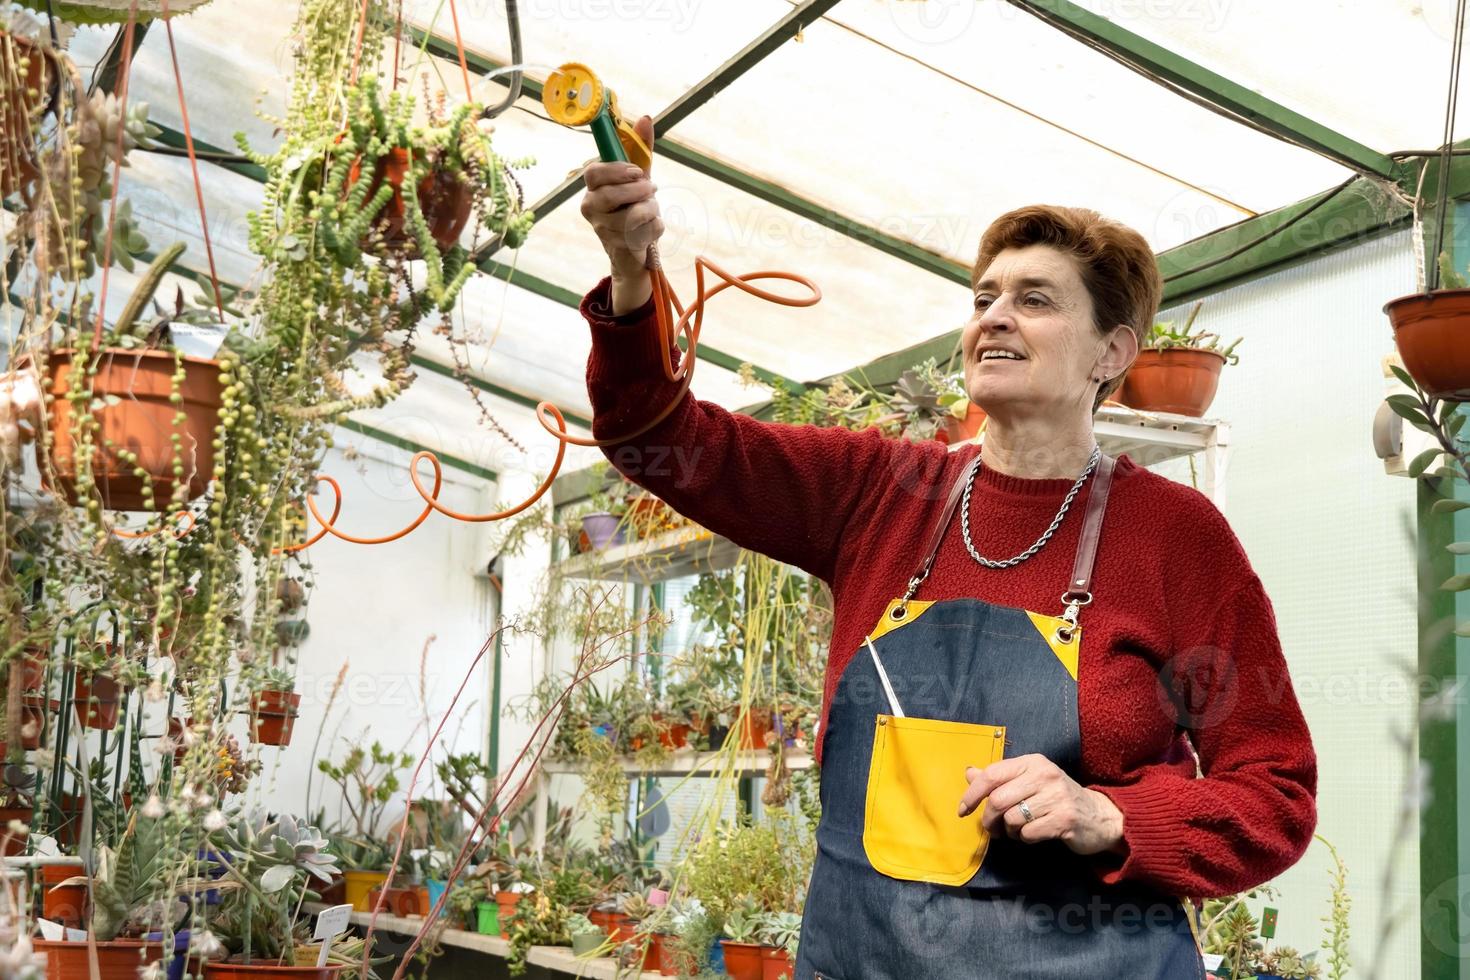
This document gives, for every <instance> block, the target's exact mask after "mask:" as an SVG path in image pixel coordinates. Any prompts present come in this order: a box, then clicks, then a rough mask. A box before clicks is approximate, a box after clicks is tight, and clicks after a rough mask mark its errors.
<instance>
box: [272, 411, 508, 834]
mask: <svg viewBox="0 0 1470 980" xmlns="http://www.w3.org/2000/svg"><path fill="white" fill-rule="evenodd" d="M336 440H337V446H338V448H337V449H334V450H333V451H332V452H331V453H329V455H328V457H327V464H326V467H325V472H326V473H327V474H329V475H331V476H334V477H336V478H337V480H338V481H340V482H341V484H342V490H343V504H342V514H341V516H340V517H339V518H338V521H337V523H338V525H339V526H340V527H341V528H342V529H343V530H344V531H346V532H348V533H351V534H356V535H362V536H370V535H382V534H385V533H388V532H390V531H393V530H397V529H398V528H401V527H403V526H404V525H405V524H406V523H408V521H409V520H411V519H412V518H413V517H414V516H415V515H416V514H418V512H419V511H420V510H421V509H422V507H423V503H422V500H421V498H419V497H418V495H417V493H416V492H415V491H414V489H413V487H412V486H411V485H410V484H409V483H408V478H407V464H408V460H409V456H410V454H409V453H407V452H404V451H402V450H399V449H395V448H392V447H389V446H386V445H383V444H381V443H378V442H376V441H375V440H373V439H370V438H368V437H366V436H362V435H358V434H356V433H353V432H347V431H344V430H341V429H339V430H337V433H336ZM349 446H350V447H352V448H351V449H350V450H349V452H350V453H351V454H352V455H353V456H354V458H351V459H348V458H346V457H345V456H344V453H343V449H344V448H346V447H349ZM444 473H445V482H446V485H445V488H444V491H443V493H442V494H441V497H440V499H441V500H442V501H443V502H444V503H445V504H447V505H448V506H450V507H452V508H456V509H459V510H463V511H483V510H486V509H488V508H489V506H490V505H491V504H492V503H493V493H492V491H493V485H492V484H489V483H487V482H486V481H485V480H483V479H481V478H480V477H478V476H471V475H468V474H465V473H463V472H461V471H459V470H456V469H450V468H448V467H446V468H445V471H444ZM322 503H323V501H322V500H321V499H319V501H318V505H319V506H321V505H322ZM487 533H488V532H487V531H486V530H485V528H484V526H483V525H467V524H460V523H458V522H455V521H452V520H450V519H449V518H447V517H444V516H443V515H440V514H433V515H431V516H430V517H429V519H428V520H426V521H425V522H424V523H423V524H422V525H421V526H420V527H419V528H418V529H417V530H416V531H414V532H413V533H412V534H410V535H408V536H407V537H405V538H403V539H401V540H399V541H395V542H391V543H389V544H382V545H373V546H368V545H358V544H350V543H347V542H344V541H340V540H338V539H336V538H333V537H330V536H329V537H327V538H325V539H323V540H322V541H321V542H319V543H318V544H316V545H313V546H312V548H311V549H310V552H309V554H310V564H311V566H312V573H311V574H312V576H313V577H314V578H315V581H316V583H317V587H316V588H315V589H314V590H313V591H312V592H311V600H310V605H309V609H308V617H307V618H308V621H309V622H310V624H311V635H310V637H309V638H308V639H307V640H306V642H305V643H303V644H302V645H301V646H300V648H299V650H298V653H299V664H300V666H299V673H298V676H297V690H298V691H300V692H301V695H302V698H301V717H300V718H299V719H297V722H296V730H295V734H294V737H293V738H292V741H291V745H290V746H289V747H287V748H283V749H274V748H263V749H262V750H261V759H262V761H263V762H264V766H265V767H264V770H263V772H262V777H261V779H260V780H259V781H258V783H257V784H256V786H257V788H256V789H255V790H254V793H255V794H256V798H257V799H258V800H260V801H262V802H263V803H265V804H266V805H267V806H269V807H270V808H272V809H275V810H289V811H293V812H302V811H304V810H305V809H306V807H307V803H308V801H307V783H308V780H309V781H310V783H311V799H310V807H311V810H312V811H313V812H314V811H315V810H316V809H317V808H318V807H320V806H325V807H326V812H327V817H328V821H329V822H330V821H331V820H333V819H335V818H336V817H337V816H338V815H339V803H338V796H337V794H336V793H335V791H334V790H335V787H332V786H330V785H326V786H324V782H323V777H322V775H321V774H320V773H318V772H316V771H315V759H318V758H321V757H323V756H326V757H330V758H334V759H335V758H340V757H341V755H342V754H343V752H344V751H345V750H346V749H347V748H348V746H349V744H360V745H364V746H366V745H370V744H371V743H372V742H374V741H377V742H380V743H382V744H383V746H384V747H385V748H388V749H391V750H394V751H403V752H408V753H410V754H412V755H413V756H414V757H415V758H418V757H420V756H422V755H423V752H424V749H425V747H426V746H427V744H428V739H429V736H430V734H432V731H433V726H437V725H438V723H439V721H440V720H441V719H442V718H443V717H444V715H445V713H446V711H448V710H449V707H450V703H451V701H452V700H453V698H454V696H455V692H456V690H457V689H458V688H459V686H460V684H461V683H463V682H465V680H466V677H468V683H466V684H465V687H464V692H463V694H461V695H460V699H459V702H458V704H457V705H456V707H455V708H454V711H453V717H452V718H451V720H450V721H449V722H448V724H446V725H445V727H444V731H443V734H442V735H441V736H440V743H439V744H438V745H436V747H435V749H434V753H433V757H434V758H435V759H439V758H442V757H443V756H444V755H445V754H446V753H447V752H448V751H455V752H481V753H483V751H484V749H485V745H486V737H487V733H488V730H489V729H488V718H489V703H490V701H489V696H490V665H491V659H490V655H489V654H487V655H486V657H485V658H484V659H483V660H482V661H481V662H480V663H479V665H478V666H472V665H473V664H474V662H475V657H476V655H477V654H478V653H479V651H480V647H481V645H482V644H483V643H484V642H485V639H486V638H487V637H488V636H489V635H490V633H491V630H492V629H493V620H494V609H495V605H494V598H493V596H494V592H493V589H492V588H491V586H490V582H489V579H488V577H487V576H486V575H485V574H484V568H485V563H486V561H487V560H488V558H489V555H488V553H487V548H486V537H487ZM426 643H427V644H428V649H427V655H424V651H425V644H426ZM344 665H345V666H347V667H348V675H347V677H346V680H345V682H344V683H343V685H342V687H341V689H340V690H339V691H338V692H337V695H336V698H335V700H334V701H332V702H331V705H330V710H328V702H329V700H331V695H332V688H333V685H334V684H335V683H336V681H337V677H338V673H339V672H340V671H341V670H342V668H343V666H344ZM318 735H320V745H319V746H318V745H316V742H317V739H318ZM408 775H409V774H408V773H405V774H404V776H403V779H404V782H405V785H406V783H407V778H408ZM423 778H424V779H430V780H431V779H432V778H433V767H432V766H426V767H425V773H424V777H423ZM426 792H432V784H431V783H424V782H421V784H420V786H419V788H418V789H417V790H416V791H415V795H416V796H422V795H424V794H425V793H426ZM395 813H396V814H398V815H401V813H402V807H401V805H398V804H395V805H394V806H392V807H390V810H389V813H388V814H387V816H388V817H389V818H391V817H392V816H394V814H395Z"/></svg>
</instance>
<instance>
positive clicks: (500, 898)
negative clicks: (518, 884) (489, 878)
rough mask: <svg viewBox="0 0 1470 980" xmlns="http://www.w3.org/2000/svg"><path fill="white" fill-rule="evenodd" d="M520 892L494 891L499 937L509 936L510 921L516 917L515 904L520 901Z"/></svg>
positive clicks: (507, 937) (505, 937)
mask: <svg viewBox="0 0 1470 980" xmlns="http://www.w3.org/2000/svg"><path fill="white" fill-rule="evenodd" d="M520 900H521V893H520V892H496V893H495V904H496V906H497V908H496V915H497V916H498V918H497V921H498V922H499V923H500V938H501V939H509V938H510V923H511V920H512V919H514V918H515V917H516V905H517V904H519V903H520Z"/></svg>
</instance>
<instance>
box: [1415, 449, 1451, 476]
mask: <svg viewBox="0 0 1470 980" xmlns="http://www.w3.org/2000/svg"><path fill="white" fill-rule="evenodd" d="M1443 452H1444V450H1442V449H1438V448H1434V449H1426V450H1424V451H1423V452H1422V453H1420V454H1419V455H1418V456H1415V457H1414V461H1413V462H1412V463H1410V464H1409V476H1411V477H1414V478H1416V479H1417V478H1418V477H1419V476H1421V475H1422V474H1423V473H1424V471H1425V470H1427V469H1429V464H1430V463H1433V462H1434V461H1435V460H1436V459H1438V458H1439V457H1440V456H1441V455H1442V454H1443Z"/></svg>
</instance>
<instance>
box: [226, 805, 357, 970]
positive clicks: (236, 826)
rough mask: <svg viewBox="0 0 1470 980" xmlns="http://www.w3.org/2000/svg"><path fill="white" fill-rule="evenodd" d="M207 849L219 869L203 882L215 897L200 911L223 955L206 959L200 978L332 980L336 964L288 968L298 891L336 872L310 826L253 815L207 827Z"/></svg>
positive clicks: (297, 936) (295, 940)
mask: <svg viewBox="0 0 1470 980" xmlns="http://www.w3.org/2000/svg"><path fill="white" fill-rule="evenodd" d="M211 846H212V847H213V848H214V850H215V852H216V854H217V855H218V857H219V862H220V863H221V864H222V865H223V866H224V869H225V874H224V876H223V877H222V878H221V879H220V880H219V881H217V882H216V881H213V880H210V881H209V882H208V884H209V886H210V887H213V888H218V889H219V890H220V892H221V896H222V900H221V902H220V904H219V905H218V906H216V907H215V908H214V910H213V912H212V913H210V914H209V915H208V924H209V927H210V929H211V930H212V931H213V933H214V934H215V935H216V936H217V937H218V938H219V939H220V941H221V942H222V944H223V946H224V948H225V949H226V950H227V951H228V953H229V957H228V959H227V960H225V961H219V960H211V961H210V962H209V963H208V964H206V965H205V968H204V976H205V977H206V978H212V980H251V978H256V977H259V978H267V977H282V978H297V980H332V978H335V977H336V976H337V975H338V974H339V973H340V972H341V971H342V966H341V965H340V964H333V965H328V966H326V967H321V968H318V967H315V966H297V965H295V963H296V955H295V949H296V947H297V946H298V945H300V944H301V940H302V936H301V933H300V931H299V929H298V925H300V923H298V921H297V918H298V916H300V915H301V904H302V902H303V900H304V899H305V897H306V893H307V891H308V889H309V887H310V885H311V884H312V883H313V882H314V881H315V882H320V883H321V884H323V885H325V884H330V883H331V881H332V878H333V875H335V874H336V873H337V866H336V858H335V856H334V855H333V854H332V853H330V852H329V851H328V841H327V839H326V838H325V837H324V836H322V834H321V833H320V832H319V831H318V830H317V829H316V828H315V827H312V826H309V825H307V824H304V823H300V822H298V821H297V820H296V819H295V818H293V817H291V816H289V815H283V816H281V817H280V818H278V819H276V820H268V819H267V818H266V817H264V816H259V815H258V816H253V817H242V818H239V819H237V820H235V821H234V822H233V823H228V824H226V825H225V826H224V827H223V828H221V829H220V830H218V831H216V832H215V834H214V838H213V840H212V842H211ZM283 964H291V965H289V966H287V965H283Z"/></svg>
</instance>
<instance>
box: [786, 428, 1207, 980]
mask: <svg viewBox="0 0 1470 980" xmlns="http://www.w3.org/2000/svg"><path fill="white" fill-rule="evenodd" d="M1113 464H1114V461H1113V460H1112V459H1111V458H1109V457H1106V456H1103V457H1102V458H1101V459H1100V460H1099V466H1098V468H1097V472H1096V474H1095V476H1094V477H1093V488H1092V491H1091V493H1089V495H1088V504H1087V515H1086V517H1085V519H1084V524H1083V531H1082V534H1081V535H1080V537H1079V543H1078V552H1077V560H1076V563H1075V567H1074V570H1073V576H1072V581H1071V582H1069V583H1068V586H1069V587H1068V588H1067V590H1066V592H1065V593H1064V594H1063V595H1062V601H1063V602H1064V603H1065V604H1066V610H1065V612H1064V613H1063V615H1062V616H1060V617H1054V616H1045V615H1041V614H1038V613H1032V612H1028V611H1027V610H1024V609H1014V608H1009V607H1005V606H998V605H993V604H991V603H987V602H982V601H980V600H978V599H958V600H950V601H944V602H922V601H917V600H915V599H914V598H913V597H914V594H915V593H916V592H917V590H918V587H919V585H921V584H922V583H923V581H924V579H925V578H927V576H928V574H929V570H930V568H931V567H932V566H933V563H934V558H935V556H936V555H937V553H938V550H939V545H940V544H941V542H942V541H943V538H944V534H945V530H946V528H947V527H948V525H949V523H950V520H951V518H952V517H953V515H954V511H955V509H956V505H957V504H958V502H959V499H960V498H961V496H962V495H963V490H964V487H965V486H966V485H968V483H969V480H970V478H971V475H972V472H973V468H974V467H975V466H978V465H979V458H978V457H977V458H976V461H975V462H974V463H972V464H971V466H970V467H966V469H965V471H964V472H963V473H962V474H961V475H960V479H959V480H958V481H957V482H956V484H955V486H954V489H953V490H952V491H951V493H950V496H949V500H948V502H947V503H946V506H945V509H944V512H943V516H942V517H941V518H940V522H939V525H938V526H937V527H936V528H935V529H934V531H933V535H932V538H931V541H930V544H929V549H928V553H927V555H926V557H925V559H924V561H923V563H922V564H921V565H920V567H919V571H918V572H917V573H916V574H915V575H914V577H913V578H912V579H910V581H909V587H908V590H907V593H906V594H905V595H904V597H903V598H901V599H895V600H894V601H893V602H892V603H891V604H890V605H889V607H888V609H886V610H885V611H884V613H883V617H882V619H881V621H880V622H879V624H878V626H877V627H876V628H875V629H874V630H873V632H872V633H871V634H869V636H868V638H867V640H866V641H865V643H864V647H865V649H864V650H860V651H858V652H857V654H856V655H855V656H854V657H853V658H852V660H851V661H850V662H849V663H848V665H847V668H846V669H845V670H844V671H843V674H842V677H841V678H840V679H839V681H838V685H837V689H836V692H835V693H834V695H833V698H832V704H831V707H830V710H829V714H828V720H827V727H826V729H825V732H824V734H823V738H824V742H823V755H822V772H821V800H822V818H821V823H820V825H819V826H818V829H817V858H816V864H815V866H814V868H813V871H812V878H811V884H810V887H809V889H808V893H807V899H806V905H805V912H804V917H803V923H802V932H801V942H800V946H799V951H798V958H797V964H796V971H795V976H796V980H982V978H984V980H991V978H993V980H1073V978H1084V977H1085V978H1089V980H1091V978H1097V977H1108V978H1114V977H1128V978H1130V980H1154V978H1159V980H1176V978H1178V980H1185V978H1188V980H1198V978H1201V977H1203V976H1204V967H1203V965H1202V962H1201V959H1200V955H1199V948H1198V945H1197V943H1196V940H1195V937H1194V922H1193V919H1192V916H1191V913H1190V912H1189V911H1188V910H1187V909H1186V907H1185V906H1184V904H1183V903H1181V902H1180V900H1179V899H1177V898H1175V897H1172V896H1168V895H1165V894H1162V893H1160V892H1157V891H1154V890H1152V889H1149V888H1146V887H1141V886H1137V885H1120V886H1108V885H1104V884H1102V882H1100V881H1099V880H1098V878H1097V875H1096V874H1095V873H1094V872H1093V871H1092V870H1091V869H1090V868H1089V867H1088V865H1087V859H1086V858H1083V857H1081V856H1079V855H1076V854H1074V853H1073V852H1072V851H1071V850H1069V849H1068V848H1067V846H1066V845H1065V844H1063V843H1061V842H1060V841H1045V842H1041V843H1034V844H1027V843H1022V842H1020V841H1015V840H1012V839H1010V838H1009V837H1006V836H1004V835H1001V836H997V837H994V838H992V839H990V840H989V841H988V842H985V841H980V840H978V839H977V840H975V841H974V842H973V843H974V844H975V845H976V848H975V849H976V850H977V851H978V852H979V853H980V854H981V855H983V859H982V860H980V863H979V868H978V870H977V871H976V872H975V873H974V874H973V876H972V877H970V878H969V879H968V880H967V881H963V883H960V884H935V883H933V881H934V879H932V878H929V879H926V880H905V879H906V878H908V879H912V878H913V877H915V876H914V875H906V874H905V875H900V876H898V877H895V876H893V875H892V874H885V873H882V872H880V871H878V870H876V869H875V867H874V863H875V862H874V860H872V859H871V858H870V853H871V854H874V855H878V856H880V857H891V856H892V855H890V854H884V853H883V852H882V851H880V850H871V851H870V849H872V848H882V847H883V846H885V845H883V844H882V843H881V842H879V843H877V844H875V842H874V839H873V836H872V835H871V834H869V836H868V839H867V840H866V841H865V831H868V830H871V829H872V828H871V827H869V826H867V825H868V823H869V821H868V820H867V814H868V812H870V811H869V810H868V808H869V807H874V808H881V807H883V806H884V803H885V800H884V796H883V794H878V793H875V794H872V795H870V793H869V780H870V778H877V777H876V774H875V773H874V772H873V768H874V765H873V763H874V746H875V733H878V732H881V733H883V737H884V738H886V737H887V732H888V730H887V729H885V728H884V727H883V726H884V725H885V724H888V723H889V719H890V718H891V714H890V713H897V714H902V715H904V716H907V717H912V718H920V719H934V720H936V723H939V724H943V723H956V722H958V723H962V724H960V725H953V726H952V727H954V728H957V729H971V730H972V731H973V732H977V733H992V734H993V733H995V732H997V731H1000V732H1001V733H1002V735H1001V736H999V737H1001V738H1002V739H1003V743H1004V745H1003V750H1004V756H1006V757H1014V756H1018V755H1025V754H1028V753H1038V754H1040V755H1043V756H1045V757H1046V758H1047V759H1050V760H1051V761H1052V762H1054V763H1055V764H1056V765H1057V766H1058V767H1060V768H1061V769H1062V771H1063V772H1065V773H1067V774H1068V775H1069V776H1071V777H1072V778H1073V779H1078V780H1079V781H1080V778H1081V777H1080V772H1081V762H1082V744H1081V736H1080V732H1079V730H1078V721H1077V680H1076V675H1077V668H1078V659H1077V651H1078V649H1079V645H1080V642H1081V639H1082V630H1081V627H1080V626H1079V625H1078V622H1077V620H1078V615H1079V610H1080V609H1081V608H1082V607H1083V606H1085V605H1087V604H1088V603H1090V602H1091V599H1092V596H1091V593H1090V588H1091V581H1092V560H1093V557H1094V555H1095V553H1096V547H1097V541H1098V537H1099V534H1100V531H1101V526H1102V516H1103V512H1104V510H1105V508H1106V505H1107V493H1108V487H1109V485H1110V481H1111V477H1112V471H1113ZM920 724H924V722H920ZM972 726H975V727H973V728H972ZM978 726H985V727H983V728H982V727H978ZM880 741H881V739H880ZM971 744H974V745H979V744H980V743H978V742H975V743H971ZM879 748H880V755H881V753H882V746H881V745H880V747H879ZM997 757H998V756H997ZM914 758H915V756H914V755H913V754H912V753H910V755H909V756H908V757H907V759H906V761H907V762H908V763H912V761H913V759H914ZM985 761H988V757H982V758H980V759H979V760H977V761H976V762H975V763H972V764H977V765H980V766H983V765H984V763H985ZM890 764H891V763H890ZM917 768H923V766H922V764H921V765H920V766H919V767H917ZM929 768H930V769H931V770H934V769H936V767H932V766H931V767H929ZM938 768H942V772H937V771H929V772H924V773H917V774H915V778H913V779H912V780H909V781H908V784H909V785H912V786H929V787H932V786H934V785H935V780H936V779H938V780H940V781H944V780H951V781H952V787H953V788H952V792H950V791H945V792H943V793H941V794H940V795H941V798H940V799H938V800H937V801H935V806H936V807H938V808H939V811H946V810H947V814H946V815H944V816H940V815H939V812H936V814H934V815H932V816H933V819H935V820H942V819H948V818H953V816H954V814H955V812H956V810H957V809H958V806H959V800H960V797H961V796H962V795H963V793H964V790H965V787H966V783H965V780H964V770H963V767H962V766H960V765H955V764H952V763H950V762H946V763H945V764H944V765H943V766H942V767H938ZM951 768H954V769H957V770H958V771H956V772H954V773H953V774H949V769H951ZM892 777H893V774H892V773H887V772H885V773H883V774H882V778H884V779H891V778H892ZM871 812H873V813H874V815H875V817H876V815H877V811H871ZM978 814H979V811H978V810H977V811H976V814H975V815H974V817H975V819H976V820H977V821H978ZM890 823H891V821H890ZM917 823H919V824H920V825H922V821H917ZM948 829H950V830H952V828H948ZM973 832H974V833H975V834H976V835H980V834H982V833H983V831H982V830H981V829H980V828H979V826H978V822H977V823H976V825H975V828H974V831H973ZM886 839H887V840H888V844H889V845H890V846H893V847H896V848H897V850H895V851H893V854H897V855H900V856H902V855H906V854H907V853H909V852H908V851H906V850H904V845H903V843H902V842H896V843H895V842H894V841H892V839H891V828H890V829H889V837H888V838H886ZM918 846H919V848H920V850H919V853H922V842H918ZM961 856H962V857H963V855H961ZM876 863H879V864H881V865H883V866H884V867H885V869H888V870H889V871H892V868H893V865H894V864H895V863H898V864H900V865H902V862H895V861H894V860H879V861H877V862H876ZM972 863H973V862H972ZM961 867H962V869H963V865H961ZM964 873H967V872H966V871H965V870H962V871H961V874H964ZM940 880H949V881H954V880H955V879H953V878H950V879H943V878H941V879H940Z"/></svg>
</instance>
